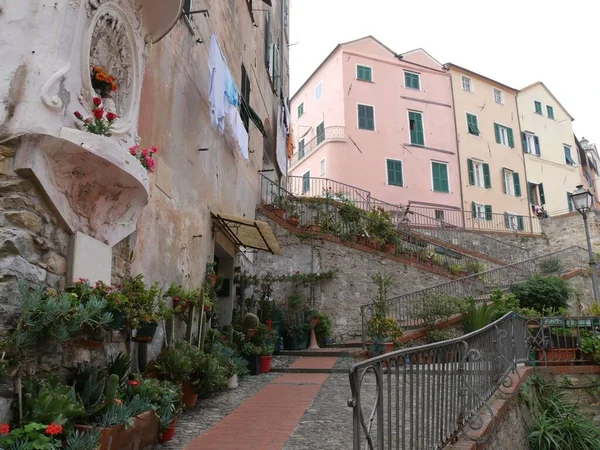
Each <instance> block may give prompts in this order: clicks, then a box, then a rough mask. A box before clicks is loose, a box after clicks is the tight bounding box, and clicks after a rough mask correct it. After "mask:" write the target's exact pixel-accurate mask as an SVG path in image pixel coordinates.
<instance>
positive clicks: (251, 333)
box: [246, 328, 256, 339]
mask: <svg viewBox="0 0 600 450" xmlns="http://www.w3.org/2000/svg"><path fill="white" fill-rule="evenodd" d="M255 333H256V330H255V329H253V328H249V329H248V330H246V338H248V339H252V338H253V337H254V334H255Z"/></svg>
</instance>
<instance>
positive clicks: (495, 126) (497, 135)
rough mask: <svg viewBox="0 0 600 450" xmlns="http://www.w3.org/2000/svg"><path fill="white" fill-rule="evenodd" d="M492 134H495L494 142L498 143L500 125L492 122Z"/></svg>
mask: <svg viewBox="0 0 600 450" xmlns="http://www.w3.org/2000/svg"><path fill="white" fill-rule="evenodd" d="M494 134H495V135H496V144H500V142H501V141H500V125H498V124H497V123H495V124H494Z"/></svg>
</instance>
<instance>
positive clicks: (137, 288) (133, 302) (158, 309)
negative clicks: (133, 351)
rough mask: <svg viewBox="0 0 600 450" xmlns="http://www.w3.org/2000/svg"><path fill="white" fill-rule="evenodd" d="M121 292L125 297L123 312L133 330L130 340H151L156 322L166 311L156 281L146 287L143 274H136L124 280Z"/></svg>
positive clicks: (156, 325)
mask: <svg viewBox="0 0 600 450" xmlns="http://www.w3.org/2000/svg"><path fill="white" fill-rule="evenodd" d="M121 292H122V293H123V295H125V296H126V297H127V304H126V305H125V306H124V307H123V312H124V314H125V318H126V320H127V323H128V325H129V327H130V328H131V329H132V330H134V332H133V333H132V340H133V341H135V342H151V341H152V339H153V338H154V333H155V332H156V328H157V327H158V322H159V321H160V320H162V319H163V318H164V317H165V314H166V313H167V308H166V304H165V303H164V301H163V299H162V294H161V291H160V289H159V287H158V283H154V284H152V285H151V286H150V287H146V285H145V284H144V278H143V276H142V275H138V276H136V277H134V278H129V279H128V280H126V281H125V282H124V283H123V290H122V291H121Z"/></svg>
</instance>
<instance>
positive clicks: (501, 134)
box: [494, 123, 515, 147]
mask: <svg viewBox="0 0 600 450" xmlns="http://www.w3.org/2000/svg"><path fill="white" fill-rule="evenodd" d="M494 134H495V135H496V143H497V144H501V145H504V146H506V147H514V146H515V141H514V137H513V131H512V128H508V127H505V126H504V125H500V124H498V123H495V124H494Z"/></svg>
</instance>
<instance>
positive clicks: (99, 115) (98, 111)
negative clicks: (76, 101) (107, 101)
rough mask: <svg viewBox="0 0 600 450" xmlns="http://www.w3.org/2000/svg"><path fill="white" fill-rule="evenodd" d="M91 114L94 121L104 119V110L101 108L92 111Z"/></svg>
mask: <svg viewBox="0 0 600 450" xmlns="http://www.w3.org/2000/svg"><path fill="white" fill-rule="evenodd" d="M93 113H94V117H95V118H96V119H102V118H103V117H104V109H102V108H98V109H94V110H93Z"/></svg>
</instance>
